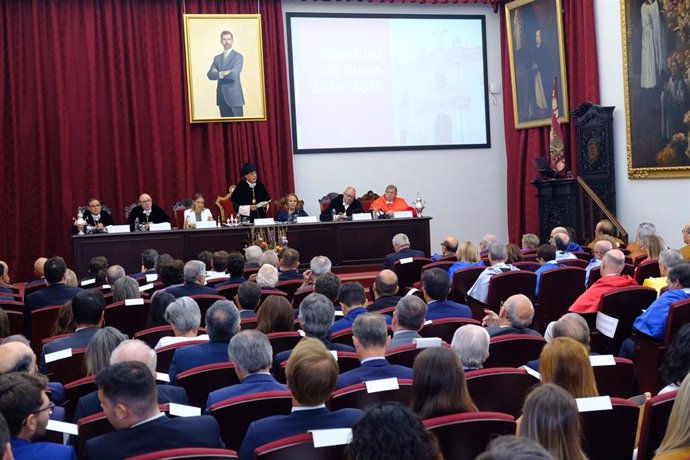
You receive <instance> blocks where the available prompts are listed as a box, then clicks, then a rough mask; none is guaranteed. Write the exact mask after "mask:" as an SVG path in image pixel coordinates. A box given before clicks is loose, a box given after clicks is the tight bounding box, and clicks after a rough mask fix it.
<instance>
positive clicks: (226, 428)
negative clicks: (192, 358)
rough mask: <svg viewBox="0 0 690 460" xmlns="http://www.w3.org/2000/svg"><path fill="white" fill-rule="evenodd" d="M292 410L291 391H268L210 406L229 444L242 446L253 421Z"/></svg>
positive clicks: (227, 446) (232, 446) (237, 446)
mask: <svg viewBox="0 0 690 460" xmlns="http://www.w3.org/2000/svg"><path fill="white" fill-rule="evenodd" d="M291 410H292V394H291V393H290V392H289V391H267V392H263V393H253V394H248V395H244V396H238V397H236V398H231V399H226V400H225V401H220V402H217V403H215V404H213V405H212V406H211V407H210V408H209V414H210V415H212V416H213V417H215V419H216V420H217V421H218V425H219V426H220V436H221V438H223V442H224V443H225V447H226V448H228V449H232V450H239V448H240V445H241V444H242V439H244V435H245V433H246V432H247V428H249V425H250V424H251V423H252V422H254V421H256V420H259V419H262V418H266V417H270V416H271V415H287V414H289V413H290V411H291Z"/></svg>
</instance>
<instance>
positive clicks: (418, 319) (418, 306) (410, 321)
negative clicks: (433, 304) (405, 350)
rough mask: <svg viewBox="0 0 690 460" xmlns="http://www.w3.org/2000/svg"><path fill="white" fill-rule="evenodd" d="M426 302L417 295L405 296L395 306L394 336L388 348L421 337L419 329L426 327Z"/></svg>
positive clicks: (403, 344) (407, 343) (400, 345)
mask: <svg viewBox="0 0 690 460" xmlns="http://www.w3.org/2000/svg"><path fill="white" fill-rule="evenodd" d="M425 319H426V303H424V301H423V300H422V299H420V298H419V297H417V296H414V295H409V296H405V297H403V298H402V299H400V301H399V302H398V305H396V306H395V311H394V312H393V321H392V326H393V338H392V339H391V341H390V343H389V344H388V349H389V350H390V349H393V348H397V347H402V346H405V345H409V344H411V343H413V342H414V339H419V338H421V337H422V336H421V335H419V331H420V330H421V329H422V328H423V327H424V320H425Z"/></svg>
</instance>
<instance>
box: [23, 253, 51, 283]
mask: <svg viewBox="0 0 690 460" xmlns="http://www.w3.org/2000/svg"><path fill="white" fill-rule="evenodd" d="M47 261H48V258H47V257H39V258H38V259H36V260H35V261H34V276H35V278H34V279H33V280H31V281H29V282H28V283H26V289H27V290H28V289H31V288H35V287H38V286H41V285H43V286H45V285H46V280H45V273H44V267H45V264H46V262H47Z"/></svg>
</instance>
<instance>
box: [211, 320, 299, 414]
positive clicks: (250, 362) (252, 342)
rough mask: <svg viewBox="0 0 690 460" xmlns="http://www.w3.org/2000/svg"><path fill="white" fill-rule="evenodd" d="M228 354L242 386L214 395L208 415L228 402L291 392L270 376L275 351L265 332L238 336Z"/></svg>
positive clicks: (231, 387) (255, 331)
mask: <svg viewBox="0 0 690 460" xmlns="http://www.w3.org/2000/svg"><path fill="white" fill-rule="evenodd" d="M228 354H229V355H230V356H232V359H231V361H232V362H233V363H235V373H236V374H237V377H238V378H239V379H240V383H238V384H236V385H231V386H229V387H225V388H221V389H220V390H216V391H213V392H211V394H209V395H208V400H207V401H206V412H207V413H208V410H209V407H211V406H212V405H213V404H215V403H217V402H220V401H223V400H225V399H230V398H234V397H236V396H242V395H247V394H252V393H261V392H263V391H287V387H286V386H285V385H283V384H282V383H278V381H276V379H274V378H273V377H272V376H271V374H270V372H269V370H270V368H271V358H272V355H273V349H272V348H271V342H269V341H268V339H267V338H266V336H265V335H264V334H263V333H262V332H259V331H257V330H256V329H247V330H246V331H242V332H240V333H239V334H237V335H235V336H234V337H233V338H232V339H230V347H229V349H228Z"/></svg>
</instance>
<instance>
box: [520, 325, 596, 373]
mask: <svg viewBox="0 0 690 460" xmlns="http://www.w3.org/2000/svg"><path fill="white" fill-rule="evenodd" d="M558 337H568V338H571V339H573V340H575V341H577V342H579V343H581V344H582V345H584V347H585V348H586V350H587V352H588V353H590V350H589V325H588V324H587V321H585V319H584V318H583V317H582V316H580V315H578V314H577V313H566V314H565V315H563V316H561V317H560V318H559V319H558V320H557V321H552V322H551V323H549V325H548V326H547V327H546V332H545V333H544V338H545V339H546V341H547V342H551V341H552V340H553V339H556V338H558ZM590 354H592V353H590ZM527 366H529V367H530V368H532V369H534V370H535V371H537V372H539V360H538V359H535V360H532V361H529V362H528V363H527Z"/></svg>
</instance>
